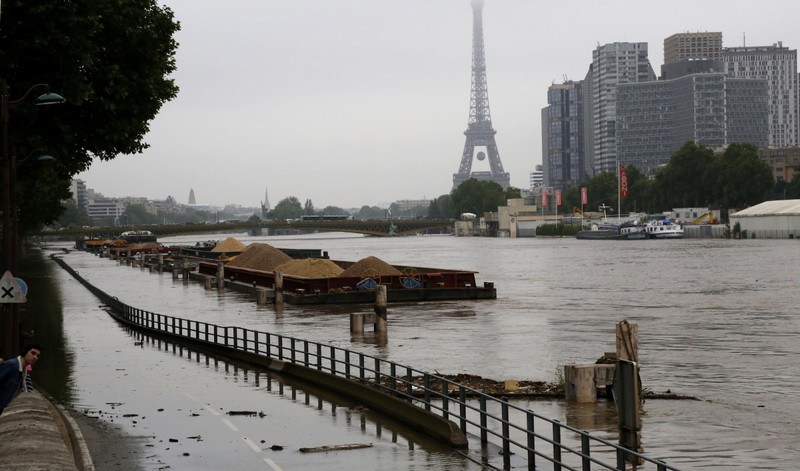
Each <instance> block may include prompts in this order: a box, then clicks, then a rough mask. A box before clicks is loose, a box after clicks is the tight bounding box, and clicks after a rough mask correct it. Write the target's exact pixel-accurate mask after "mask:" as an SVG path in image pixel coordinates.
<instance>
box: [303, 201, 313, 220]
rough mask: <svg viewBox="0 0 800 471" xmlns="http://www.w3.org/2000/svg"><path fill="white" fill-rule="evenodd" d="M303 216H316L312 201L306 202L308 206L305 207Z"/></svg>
mask: <svg viewBox="0 0 800 471" xmlns="http://www.w3.org/2000/svg"><path fill="white" fill-rule="evenodd" d="M303 214H305V215H307V216H310V215H312V214H316V213H315V212H314V203H312V202H311V200H310V199H307V200H306V204H305V205H304V206H303Z"/></svg>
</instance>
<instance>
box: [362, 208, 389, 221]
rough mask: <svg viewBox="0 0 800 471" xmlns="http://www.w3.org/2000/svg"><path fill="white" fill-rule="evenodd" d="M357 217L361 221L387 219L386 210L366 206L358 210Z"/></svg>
mask: <svg viewBox="0 0 800 471" xmlns="http://www.w3.org/2000/svg"><path fill="white" fill-rule="evenodd" d="M356 217H357V218H359V219H385V218H386V208H379V207H377V206H367V205H364V206H362V207H361V209H359V210H358V213H357V214H356Z"/></svg>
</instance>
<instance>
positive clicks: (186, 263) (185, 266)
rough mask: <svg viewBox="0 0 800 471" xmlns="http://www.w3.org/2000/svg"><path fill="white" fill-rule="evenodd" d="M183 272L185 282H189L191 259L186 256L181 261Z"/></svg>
mask: <svg viewBox="0 0 800 471" xmlns="http://www.w3.org/2000/svg"><path fill="white" fill-rule="evenodd" d="M181 272H182V273H183V284H185V285H188V284H189V260H188V259H186V257H184V258H183V261H181Z"/></svg>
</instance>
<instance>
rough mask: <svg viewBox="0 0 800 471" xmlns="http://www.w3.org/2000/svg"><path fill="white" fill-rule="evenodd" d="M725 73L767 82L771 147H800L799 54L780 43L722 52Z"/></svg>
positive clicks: (769, 143)
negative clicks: (799, 110)
mask: <svg viewBox="0 0 800 471" xmlns="http://www.w3.org/2000/svg"><path fill="white" fill-rule="evenodd" d="M722 61H723V62H724V63H725V66H726V67H725V71H726V72H727V74H728V76H729V77H733V78H757V79H762V80H765V81H766V82H767V84H768V88H769V97H768V100H769V101H768V102H769V136H768V137H769V139H768V141H769V142H768V145H769V147H796V146H797V145H798V144H799V142H798V139H800V121H799V120H798V74H797V50H796V49H789V48H788V47H784V46H783V43H781V42H778V43H777V44H774V45H772V46H743V47H727V48H723V49H722Z"/></svg>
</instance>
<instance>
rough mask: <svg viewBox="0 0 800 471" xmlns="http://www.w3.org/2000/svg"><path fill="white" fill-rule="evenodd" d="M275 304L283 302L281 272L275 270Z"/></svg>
mask: <svg viewBox="0 0 800 471" xmlns="http://www.w3.org/2000/svg"><path fill="white" fill-rule="evenodd" d="M275 304H283V273H281V272H279V271H276V272H275Z"/></svg>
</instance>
